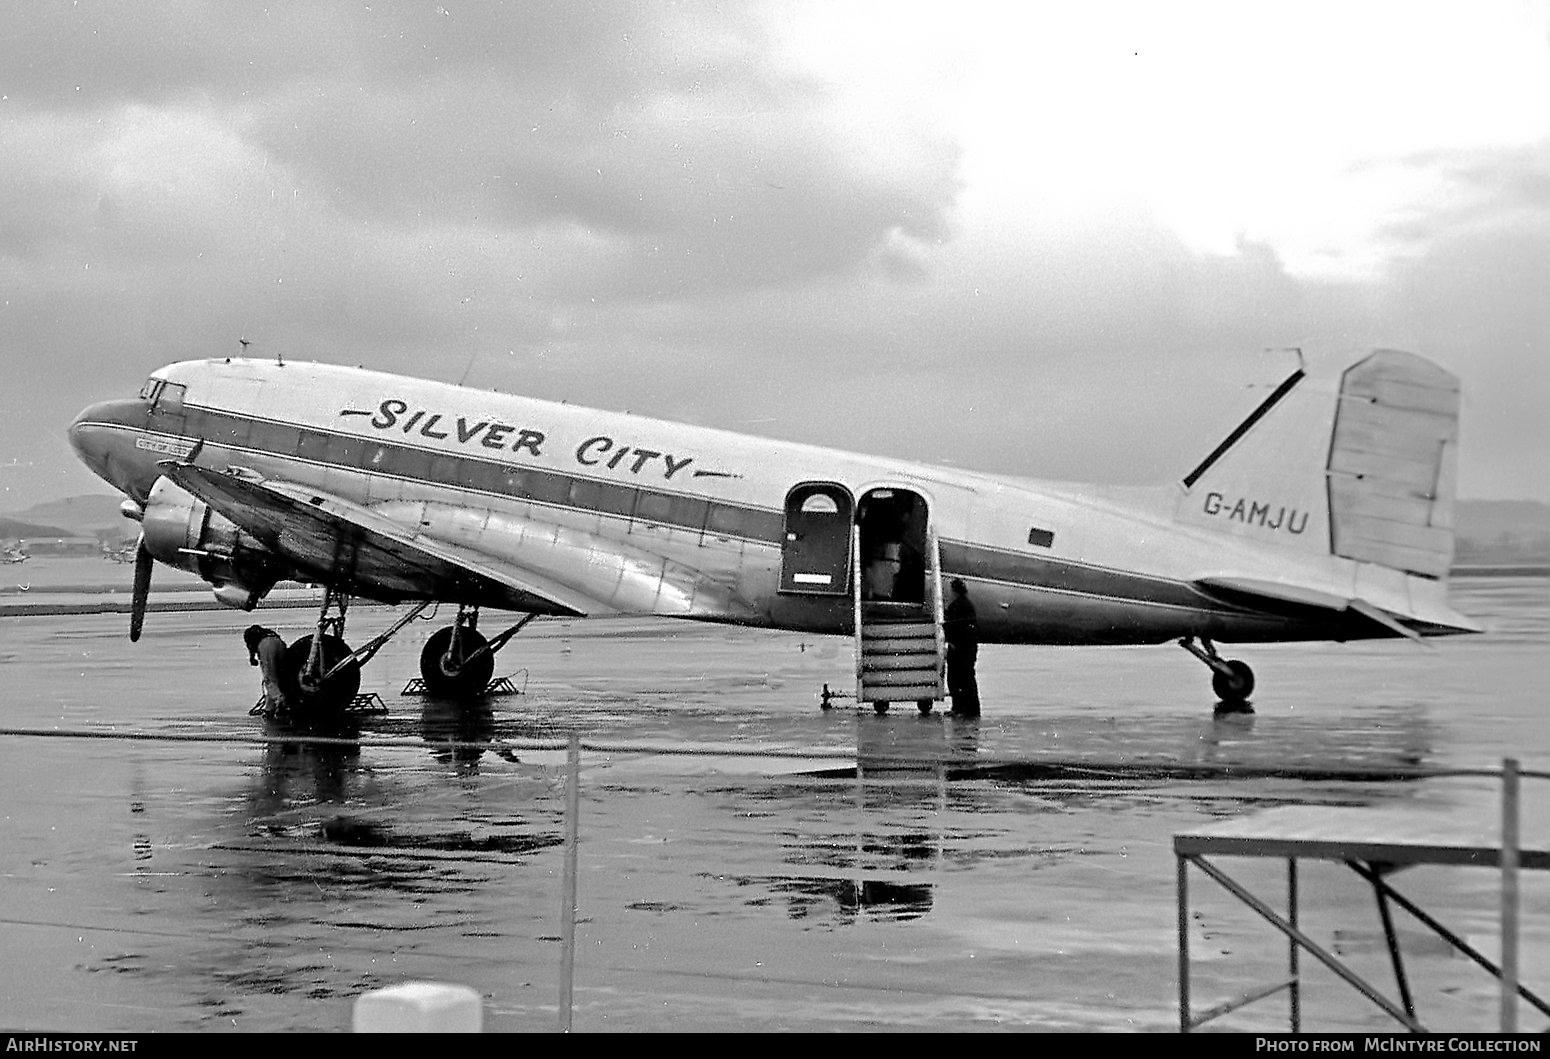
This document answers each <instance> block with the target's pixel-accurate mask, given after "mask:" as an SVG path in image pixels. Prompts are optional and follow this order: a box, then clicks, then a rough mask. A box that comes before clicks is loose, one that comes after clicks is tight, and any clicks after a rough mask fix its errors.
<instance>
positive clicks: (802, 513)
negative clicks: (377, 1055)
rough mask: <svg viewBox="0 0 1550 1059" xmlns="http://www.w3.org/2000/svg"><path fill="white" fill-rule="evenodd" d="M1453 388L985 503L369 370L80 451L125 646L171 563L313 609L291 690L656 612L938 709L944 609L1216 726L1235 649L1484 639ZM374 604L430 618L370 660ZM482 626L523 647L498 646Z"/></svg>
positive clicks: (1409, 385) (229, 375)
mask: <svg viewBox="0 0 1550 1059" xmlns="http://www.w3.org/2000/svg"><path fill="white" fill-rule="evenodd" d="M1458 407H1459V388H1458V381H1457V379H1456V378H1454V377H1453V376H1452V375H1450V374H1448V373H1447V372H1445V371H1443V370H1441V369H1440V368H1438V367H1436V366H1435V365H1433V364H1431V363H1429V362H1427V361H1425V360H1422V359H1421V358H1419V357H1416V356H1413V355H1411V354H1408V353H1400V352H1394V351H1387V350H1380V351H1378V352H1374V353H1372V354H1370V355H1369V356H1367V357H1365V358H1364V359H1362V360H1361V361H1359V362H1358V363H1356V364H1354V365H1352V366H1350V367H1348V368H1347V369H1346V370H1345V371H1344V372H1343V373H1342V374H1341V375H1340V376H1339V378H1338V379H1332V380H1329V381H1328V382H1326V383H1325V384H1324V385H1323V386H1320V385H1319V384H1318V383H1317V382H1316V380H1314V379H1313V378H1311V377H1309V376H1306V375H1305V374H1304V372H1303V371H1302V370H1300V369H1299V370H1298V371H1296V372H1294V373H1293V374H1292V375H1290V376H1289V377H1288V378H1287V379H1285V380H1284V381H1283V382H1282V383H1281V384H1280V386H1278V387H1277V388H1276V389H1275V390H1274V391H1273V392H1272V393H1271V394H1270V395H1269V397H1268V398H1266V399H1265V400H1264V401H1263V403H1261V404H1260V406H1259V407H1258V408H1257V409H1255V410H1254V412H1253V413H1252V414H1251V415H1249V417H1248V418H1247V419H1245V420H1244V421H1243V422H1242V423H1241V424H1240V425H1239V426H1238V427H1237V429H1235V430H1233V431H1232V432H1231V433H1230V434H1229V435H1227V437H1226V438H1225V440H1223V441H1222V442H1221V444H1220V445H1218V446H1217V447H1216V448H1215V450H1214V451H1212V452H1211V453H1210V454H1209V455H1207V456H1206V457H1205V459H1204V460H1202V461H1201V462H1200V463H1199V465H1198V466H1196V467H1195V468H1194V469H1193V470H1192V471H1190V472H1189V473H1188V474H1187V475H1185V477H1184V478H1183V479H1182V480H1181V481H1180V482H1178V483H1177V484H1176V485H1172V486H1165V487H1163V488H1162V489H1151V490H1142V489H1121V488H1107V489H1100V488H1089V487H1077V486H1071V485H1064V484H1058V483H1050V482H1038V481H1032V480H1024V479H1021V478H1013V477H1006V476H992V475H985V474H973V473H967V472H962V471H957V470H949V469H942V468H934V467H930V466H924V465H919V464H914V463H906V462H902V461H898V460H890V459H883V458H879V457H873V456H863V455H856V454H852V453H847V452H839V451H834V450H830V449H823V448H818V447H815V446H810V445H802V444H793V443H788V442H781V441H771V440H767V439H761V438H755V437H749V436H744V435H740V434H734V433H729V432H725V431H720V430H711V429H704V428H700V427H694V426H686V425H682V424H675V423H669V422H663V421H660V420H655V419H647V418H642V417H639V416H634V415H630V414H628V413H623V414H621V413H614V412H604V411H596V410H592V409H587V408H580V407H576V406H573V405H569V404H554V403H550V402H545V401H538V400H532V399H528V398H523V397H516V396H511V395H507V394H502V393H493V392H484V391H478V390H471V389H465V388H462V387H458V386H452V385H447V384H443V383H439V382H429V381H424V380H419V379H412V378H404V377H400V376H395V375H387V374H382V373H379V372H375V371H367V370H362V369H358V368H346V367H336V366H330V365H324V364H306V363H281V362H279V361H278V360H276V361H264V360H253V359H224V360H223V359H212V360H202V361H185V362H181V363H177V364H171V365H169V366H167V367H165V368H162V369H161V370H159V371H157V372H155V373H154V374H153V375H152V376H151V377H150V379H149V381H147V382H146V384H145V387H144V388H143V389H142V390H141V391H140V395H139V396H138V397H136V398H132V399H127V400H115V401H107V402H103V403H100V404H94V405H92V406H91V407H89V408H87V409H86V410H85V411H83V412H82V413H81V414H80V416H79V417H78V418H77V419H76V421H75V422H74V424H73V425H72V426H71V427H70V441H71V443H72V445H73V446H74V447H75V450H76V451H77V452H78V453H79V455H80V457H81V459H82V460H83V461H85V463H86V464H87V465H88V466H89V467H90V468H91V469H92V470H93V471H94V472H96V473H97V474H98V475H100V476H101V477H102V478H103V479H105V480H106V481H108V482H109V483H111V484H112V485H113V486H114V487H115V488H117V489H118V490H120V491H121V492H123V493H124V494H125V496H126V497H127V499H126V500H125V501H124V503H123V511H124V514H125V515H127V516H128V517H130V518H132V519H137V520H139V521H140V523H141V537H140V543H139V547H138V553H137V556H136V564H135V580H134V596H133V604H132V613H131V618H130V638H131V639H138V637H139V635H140V630H141V626H142V623H143V620H144V615H145V602H146V593H147V590H148V587H149V583H150V575H151V569H152V566H153V561H154V560H160V561H162V562H164V563H167V564H169V565H172V566H176V567H179V568H182V569H184V570H189V571H192V572H194V573H197V574H198V575H199V576H201V577H202V578H204V579H205V580H206V581H208V582H210V584H211V585H212V586H214V590H215V594H216V597H217V598H218V599H220V600H221V601H222V602H223V603H227V604H230V605H232V606H235V607H240V608H244V609H251V608H252V607H254V606H255V605H256V604H257V603H258V602H259V601H260V600H261V599H262V598H263V597H264V595H265V594H266V593H267V592H268V591H269V590H270V589H271V588H272V587H273V586H274V584H275V582H276V581H277V580H279V579H281V578H294V579H298V580H304V581H311V582H315V583H318V584H321V585H323V586H324V588H325V593H324V602H323V605H322V609H321V612H320V613H319V616H318V622H317V632H316V634H314V635H310V636H306V637H303V638H301V639H299V640H298V641H297V642H296V643H294V644H293V645H291V647H290V649H289V652H288V656H287V672H286V673H285V674H284V677H285V680H286V682H287V683H288V684H289V687H290V691H291V694H292V695H293V696H294V698H295V700H296V701H299V702H300V703H302V704H303V705H304V706H305V707H306V708H307V709H309V710H311V711H317V712H324V713H326V712H330V711H336V710H339V709H342V708H344V707H345V706H347V705H348V704H349V702H350V701H351V700H352V699H353V697H354V695H355V693H356V692H357V690H358V688H359V684H360V667H361V665H363V664H364V663H365V662H366V661H367V660H369V659H370V657H371V656H372V655H373V654H375V652H376V651H377V650H378V649H379V648H380V647H381V646H382V645H383V644H384V643H385V642H387V640H388V639H389V638H390V637H391V636H393V635H395V634H396V633H398V632H399V631H400V630H402V629H403V628H404V627H406V626H407V625H408V624H409V622H410V621H411V620H413V618H415V617H417V616H418V615H419V614H420V612H421V611H422V610H424V609H425V608H426V607H428V606H430V605H431V604H432V603H437V602H443V603H449V604H450V603H455V604H457V606H458V614H457V618H456V620H455V622H454V623H453V624H452V625H450V626H447V627H445V628H442V629H440V630H438V631H437V632H435V633H434V634H433V635H432V636H431V637H430V638H429V640H428V642H427V643H426V645H425V648H424V651H423V653H422V655H421V660H420V665H421V673H422V676H423V677H424V680H425V683H426V687H427V690H428V691H429V692H431V693H433V694H439V695H445V696H474V695H478V694H480V693H481V692H482V691H483V690H484V689H485V687H486V685H487V683H488V682H489V680H490V677H491V675H492V673H493V666H494V655H495V652H496V651H498V650H500V649H501V648H503V647H504V646H505V645H506V644H507V642H508V641H509V640H510V639H511V637H512V636H513V635H515V634H516V632H517V631H518V630H520V629H521V628H522V626H523V625H524V624H526V623H527V622H528V621H530V620H531V619H532V618H533V617H534V616H537V615H570V616H582V615H611V614H638V615H661V616H671V617H680V618H693V619H698V620H701V621H713V622H726V623H733V624H738V625H749V626H762V627H767V628H778V629H794V630H803V631H807V632H814V633H829V634H835V635H845V636H852V637H855V639H856V642H857V652H856V657H857V664H856V681H857V685H856V686H857V698H858V700H859V701H861V702H867V703H872V704H873V705H874V708H876V709H877V710H878V712H882V711H884V710H886V709H887V706H888V704H889V703H890V702H902V703H910V702H914V703H916V704H917V705H918V706H919V708H920V709H921V710H922V711H923V712H925V711H928V710H930V708H931V707H932V705H933V704H934V703H935V702H937V701H940V700H941V699H942V698H943V697H944V693H943V685H942V673H943V663H942V659H943V639H942V613H943V585H944V584H946V583H947V582H949V581H950V580H951V579H954V578H961V579H963V581H965V582H966V583H967V585H968V587H969V592H970V596H971V598H972V599H973V600H974V601H975V603H976V604H977V608H978V613H979V620H978V624H979V633H980V638H981V640H982V641H984V642H999V643H1021V644H1151V643H1163V642H1166V641H1177V642H1178V643H1179V644H1180V645H1181V646H1183V647H1184V648H1186V649H1187V650H1188V651H1189V652H1190V653H1191V654H1193V655H1195V656H1196V657H1197V658H1199V659H1200V660H1201V661H1202V662H1204V663H1205V664H1206V665H1207V666H1208V667H1210V669H1211V671H1212V684H1213V688H1214V690H1215V692H1216V694H1217V696H1218V697H1219V698H1220V699H1221V700H1222V705H1224V706H1228V707H1232V706H1242V705H1243V704H1244V703H1246V702H1247V700H1248V698H1249V696H1250V694H1251V692H1252V690H1253V687H1254V674H1253V672H1252V671H1251V670H1250V668H1249V667H1248V666H1247V665H1245V664H1244V663H1243V662H1241V661H1238V660H1234V659H1226V658H1223V657H1222V656H1221V655H1220V654H1219V653H1218V652H1217V650H1216V647H1215V646H1214V643H1215V641H1231V642H1235V643H1248V642H1269V641H1287V640H1339V641H1344V640H1353V639H1364V638H1369V637H1388V636H1405V637H1411V638H1415V639H1419V638H1421V637H1429V636H1439V635H1446V634H1451V633H1462V632H1476V631H1479V628H1480V627H1479V626H1478V625H1476V624H1475V623H1474V622H1472V621H1471V620H1470V619H1468V618H1466V617H1463V616H1462V615H1460V614H1457V613H1455V612H1454V611H1453V610H1452V609H1451V608H1450V607H1449V605H1448V601H1447V592H1446V589H1447V574H1448V567H1449V564H1450V561H1451V559H1452V556H1453V498H1454V467H1455V462H1456V460H1455V457H1456V445H1457V424H1458ZM351 597H362V598H367V599H373V600H379V601H382V602H386V603H394V604H399V603H413V604H416V606H414V607H413V608H411V609H410V610H409V611H408V612H407V613H406V614H405V615H404V616H403V617H402V618H401V619H400V620H398V621H397V622H396V623H395V624H394V625H393V627H392V628H391V629H389V630H388V631H387V632H386V633H384V634H383V635H381V636H378V637H376V638H375V639H373V640H372V641H371V642H370V643H368V644H366V645H365V646H364V647H362V648H360V649H358V650H353V651H352V650H351V649H350V648H349V647H348V646H347V645H346V644H345V642H344V639H343V634H344V620H345V609H346V606H347V604H348V601H349V600H350V598H351ZM481 609H495V610H503V611H511V612H516V613H518V614H520V615H522V617H521V620H520V621H517V622H516V623H515V624H513V625H511V626H510V627H509V628H506V629H505V630H504V631H502V632H500V633H498V634H497V635H495V636H492V637H489V638H486V636H485V635H484V634H483V633H481V632H480V631H479V628H478V622H479V613H480V610H481Z"/></svg>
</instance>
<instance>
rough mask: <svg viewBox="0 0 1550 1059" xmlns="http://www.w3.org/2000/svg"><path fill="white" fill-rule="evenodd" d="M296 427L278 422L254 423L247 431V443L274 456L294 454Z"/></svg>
mask: <svg viewBox="0 0 1550 1059" xmlns="http://www.w3.org/2000/svg"><path fill="white" fill-rule="evenodd" d="M296 440H297V439H296V428H295V427H287V426H281V425H280V424H279V423H254V424H253V429H252V431H251V432H250V433H249V443H250V444H251V445H252V447H253V448H255V449H260V450H262V451H264V452H272V453H274V454H275V455H276V456H294V455H296Z"/></svg>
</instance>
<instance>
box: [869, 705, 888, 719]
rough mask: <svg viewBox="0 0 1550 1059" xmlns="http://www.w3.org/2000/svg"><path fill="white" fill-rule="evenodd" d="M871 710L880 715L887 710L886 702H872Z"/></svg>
mask: <svg viewBox="0 0 1550 1059" xmlns="http://www.w3.org/2000/svg"><path fill="white" fill-rule="evenodd" d="M872 712H873V713H875V714H877V715H878V716H879V717H881V716H882V715H883V714H885V713H887V712H888V704H887V703H886V702H874V703H872Z"/></svg>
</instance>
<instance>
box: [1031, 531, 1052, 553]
mask: <svg viewBox="0 0 1550 1059" xmlns="http://www.w3.org/2000/svg"><path fill="white" fill-rule="evenodd" d="M1028 543H1029V544H1032V545H1035V546H1036V547H1039V548H1048V547H1049V546H1050V545H1052V544H1054V543H1055V531H1054V530H1047V529H1039V528H1038V527H1037V526H1035V527H1034V528H1033V529H1031V530H1029V531H1028Z"/></svg>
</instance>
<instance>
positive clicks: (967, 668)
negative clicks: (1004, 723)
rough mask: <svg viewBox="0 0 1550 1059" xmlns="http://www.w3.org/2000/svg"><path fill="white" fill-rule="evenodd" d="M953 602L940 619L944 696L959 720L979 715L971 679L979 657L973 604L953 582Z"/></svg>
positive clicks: (962, 586)
mask: <svg viewBox="0 0 1550 1059" xmlns="http://www.w3.org/2000/svg"><path fill="white" fill-rule="evenodd" d="M952 590H953V598H952V601H951V602H950V603H948V604H947V610H946V612H945V613H944V614H943V615H942V617H943V621H942V635H943V638H944V639H946V641H947V693H948V694H949V695H951V696H952V699H953V713H954V714H956V715H957V716H959V717H978V716H979V715H980V687H979V681H978V680H977V679H976V678H975V676H974V663H975V661H976V659H977V658H978V656H979V650H980V641H979V627H978V625H977V624H976V622H975V618H976V615H975V613H974V604H973V603H971V602H969V589H968V586H966V585H965V584H964V583H963V581H962V580H960V579H958V578H954V579H953V583H952Z"/></svg>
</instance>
